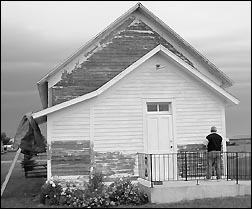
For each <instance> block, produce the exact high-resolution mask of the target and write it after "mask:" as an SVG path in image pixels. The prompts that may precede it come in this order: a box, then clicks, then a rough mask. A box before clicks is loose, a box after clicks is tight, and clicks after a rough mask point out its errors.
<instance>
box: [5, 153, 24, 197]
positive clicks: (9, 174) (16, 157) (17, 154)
mask: <svg viewBox="0 0 252 209" xmlns="http://www.w3.org/2000/svg"><path fill="white" fill-rule="evenodd" d="M20 152H21V149H20V148H18V150H17V153H16V156H15V158H14V160H13V161H12V164H11V167H10V169H9V172H8V174H7V175H6V177H5V180H4V183H3V184H2V186H1V197H2V195H3V193H4V190H5V188H6V186H7V183H8V181H9V179H10V176H11V174H12V171H13V168H14V166H15V164H16V162H17V159H18V156H19V154H20Z"/></svg>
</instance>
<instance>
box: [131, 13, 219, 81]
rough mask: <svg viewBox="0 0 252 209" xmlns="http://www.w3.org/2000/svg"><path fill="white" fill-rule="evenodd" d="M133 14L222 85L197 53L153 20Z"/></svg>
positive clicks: (140, 14) (201, 70) (139, 14)
mask: <svg viewBox="0 0 252 209" xmlns="http://www.w3.org/2000/svg"><path fill="white" fill-rule="evenodd" d="M133 14H134V15H136V16H137V17H138V18H141V19H142V20H143V21H144V22H145V23H146V24H147V25H149V26H150V27H151V28H152V29H153V30H155V31H156V32H157V33H159V34H160V35H161V36H162V37H163V38H164V39H165V40H167V41H168V42H169V43H171V44H172V45H173V46H174V47H175V48H176V49H177V50H178V51H179V52H181V53H182V54H184V55H185V57H187V58H188V59H189V60H190V61H191V62H192V63H193V64H194V66H195V67H196V68H197V69H198V70H199V71H200V72H202V73H203V74H204V75H206V76H207V77H209V78H210V79H211V80H213V81H214V82H215V83H217V84H218V85H221V84H222V82H221V80H220V79H219V78H218V77H216V76H215V75H213V74H211V73H210V72H209V71H208V70H206V68H210V67H209V66H208V65H207V64H206V63H204V62H203V61H202V60H200V59H199V58H198V57H196V56H195V53H193V52H192V51H191V50H189V49H188V48H186V47H184V46H182V45H181V44H180V43H178V40H176V39H175V37H173V35H171V34H167V32H166V31H165V30H164V29H163V28H162V27H160V26H158V25H157V24H156V23H155V22H153V20H152V19H149V18H147V17H146V16H144V15H143V14H142V13H140V12H139V11H135V12H134V13H133ZM157 16H158V15H157ZM166 24H169V23H166Z"/></svg>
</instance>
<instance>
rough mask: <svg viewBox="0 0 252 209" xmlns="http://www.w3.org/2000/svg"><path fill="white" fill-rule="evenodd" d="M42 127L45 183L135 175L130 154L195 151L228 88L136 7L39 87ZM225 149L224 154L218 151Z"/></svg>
mask: <svg viewBox="0 0 252 209" xmlns="http://www.w3.org/2000/svg"><path fill="white" fill-rule="evenodd" d="M37 84H38V89H39V93H40V97H41V102H42V105H43V108H44V109H43V110H41V111H39V112H36V113H33V118H34V119H35V120H36V121H37V122H38V123H39V124H40V123H44V122H46V123H47V143H48V178H51V177H52V176H73V175H76V176H78V175H86V174H88V172H89V170H90V167H92V166H95V167H97V168H98V169H101V170H102V171H103V172H104V173H105V174H106V175H108V176H113V175H116V174H122V175H126V174H129V175H133V176H134V175H137V166H136V165H137V158H136V153H138V152H142V153H176V152H178V150H179V149H181V148H186V147H190V146H188V145H192V146H194V145H201V144H202V141H203V139H204V138H205V136H206V135H207V134H209V131H210V127H211V126H213V125H214V126H216V127H217V129H218V133H220V134H221V136H222V137H223V138H224V139H225V138H226V121H225V108H226V107H228V106H230V105H236V104H238V103H239V101H238V99H236V98H235V97H234V96H232V95H231V94H230V93H228V91H226V90H225V89H226V88H228V87H230V86H232V81H231V80H230V79H229V78H228V77H227V76H226V75H225V74H224V73H223V72H221V71H220V70H219V69H218V68H217V67H216V66H215V65H214V64H212V63H211V62H210V61H209V60H208V59H207V58H205V57H204V56H203V55H201V54H200V53H199V52H198V51H197V50H196V49H194V48H193V47H192V46H191V45H190V44H189V43H187V42H186V41H185V40H184V39H182V38H181V37H180V36H179V35H178V34H177V33H175V32H174V31H173V30H172V29H171V28H170V27H168V26H167V25H166V24H165V23H164V22H162V21H161V20H160V19H158V18H157V17H156V16H155V15H154V14H152V13H151V12H150V11H149V10H147V9H146V8H145V7H144V6H143V5H142V4H140V3H138V4H137V5H135V6H134V7H132V8H131V9H130V10H129V11H127V12H126V13H125V14H123V15H122V16H121V17H119V18H118V19H117V20H116V21H115V22H113V23H112V24H111V25H109V26H108V27H107V28H106V29H105V30H104V31H102V32H101V33H99V34H98V35H97V36H96V37H94V38H93V39H92V40H90V41H89V42H88V43H87V44H86V45H84V46H83V47H81V48H80V49H79V50H78V51H77V52H76V53H74V54H73V55H71V56H70V57H69V58H67V59H66V60H65V61H64V62H63V63H61V64H60V65H59V66H58V67H57V68H55V69H53V70H52V71H50V72H49V73H48V74H47V75H45V76H44V77H43V78H42V79H41V80H39V81H38V83H37ZM225 149H226V147H225V143H224V151H225Z"/></svg>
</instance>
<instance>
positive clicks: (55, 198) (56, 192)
mask: <svg viewBox="0 0 252 209" xmlns="http://www.w3.org/2000/svg"><path fill="white" fill-rule="evenodd" d="M61 193H62V187H61V185H60V184H59V183H58V182H53V181H47V182H46V183H45V184H44V185H43V186H42V187H41V193H40V202H41V203H43V204H45V205H59V202H60V197H61Z"/></svg>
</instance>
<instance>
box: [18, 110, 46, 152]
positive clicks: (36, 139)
mask: <svg viewBox="0 0 252 209" xmlns="http://www.w3.org/2000/svg"><path fill="white" fill-rule="evenodd" d="M14 147H15V148H18V147H19V148H20V149H21V153H23V154H26V155H34V154H37V153H43V152H46V139H45V137H44V136H43V135H42V134H41V131H40V129H39V126H38V124H37V123H36V121H35V120H34V119H33V117H32V113H27V114H25V116H24V117H23V118H22V120H21V121H20V123H19V126H18V128H17V132H16V135H15V138H14Z"/></svg>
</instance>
